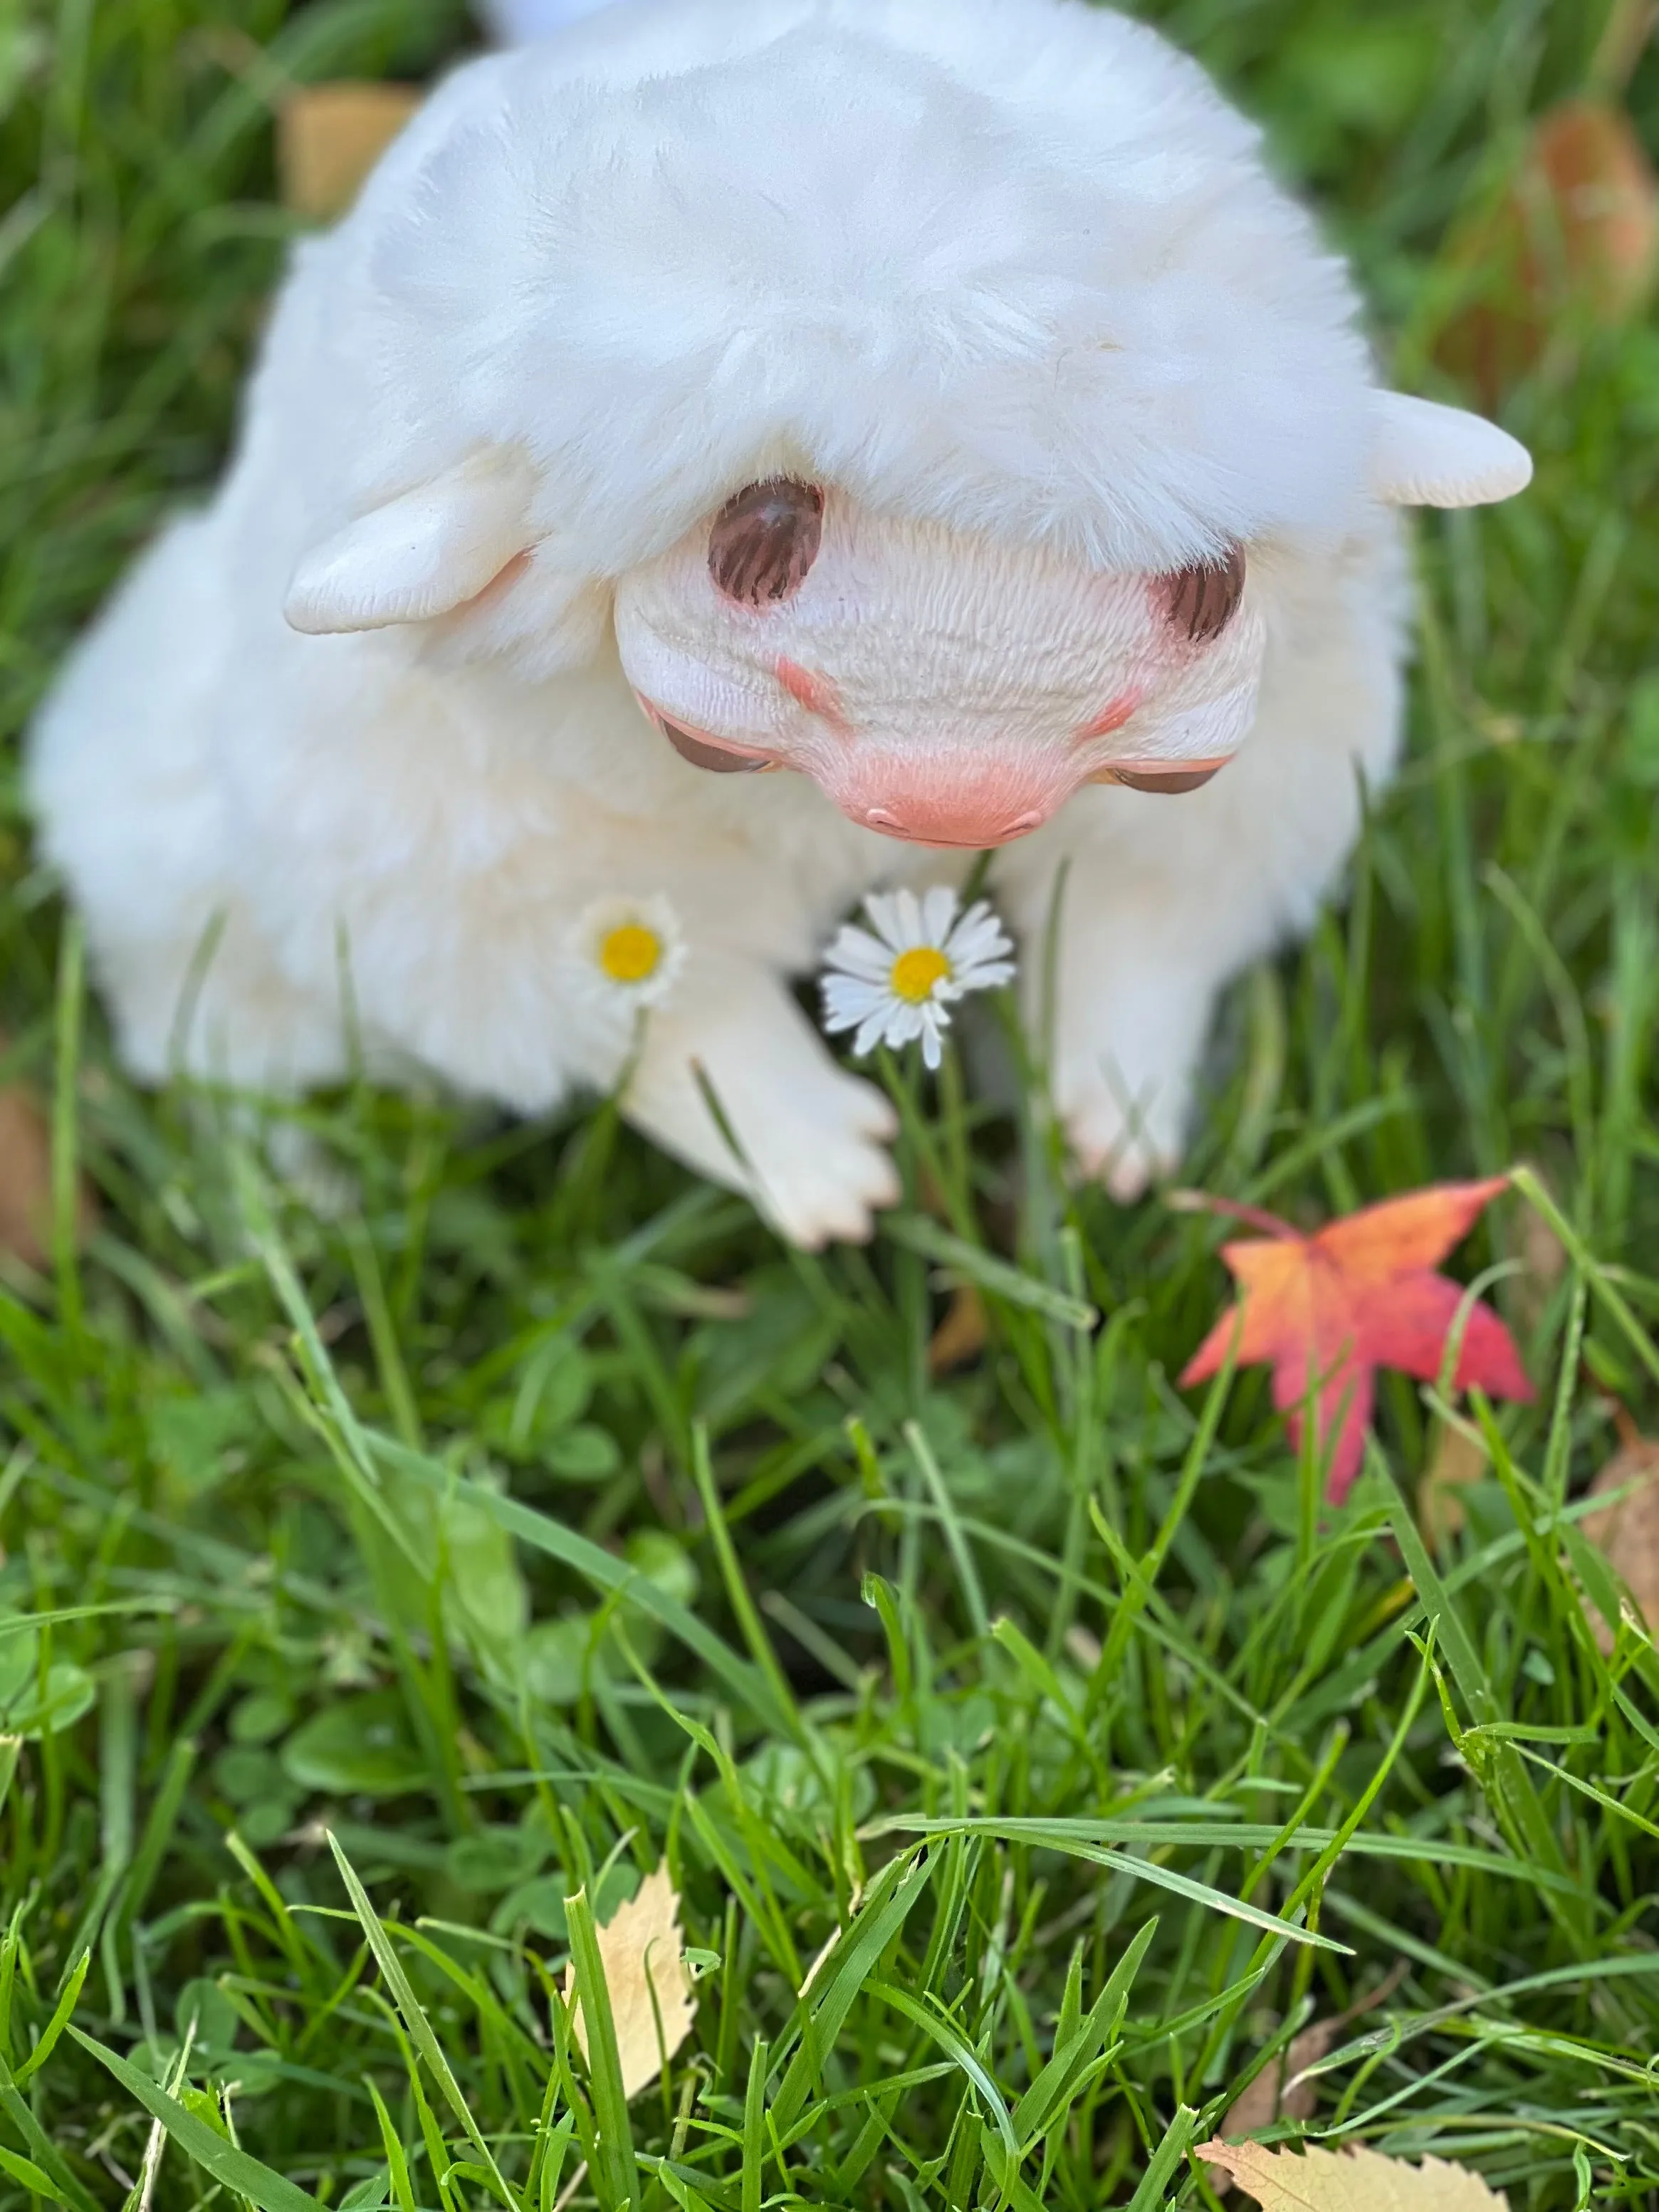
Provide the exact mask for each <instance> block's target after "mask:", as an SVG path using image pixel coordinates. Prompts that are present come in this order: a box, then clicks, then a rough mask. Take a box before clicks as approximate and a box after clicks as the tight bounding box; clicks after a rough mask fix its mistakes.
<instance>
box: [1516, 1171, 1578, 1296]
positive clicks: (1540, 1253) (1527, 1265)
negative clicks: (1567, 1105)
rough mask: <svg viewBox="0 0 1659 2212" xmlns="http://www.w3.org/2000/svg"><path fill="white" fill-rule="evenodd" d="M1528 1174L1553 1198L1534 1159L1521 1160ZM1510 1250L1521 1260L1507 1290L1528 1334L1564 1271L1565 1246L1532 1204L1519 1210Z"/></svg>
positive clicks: (1547, 1180)
mask: <svg viewBox="0 0 1659 2212" xmlns="http://www.w3.org/2000/svg"><path fill="white" fill-rule="evenodd" d="M1522 1165H1523V1166H1524V1167H1525V1168H1526V1170H1527V1171H1528V1175H1529V1176H1532V1178H1533V1179H1534V1181H1535V1182H1538V1183H1539V1184H1540V1185H1541V1187H1542V1188H1543V1189H1544V1190H1545V1191H1546V1192H1547V1193H1548V1194H1549V1195H1550V1196H1551V1197H1552V1198H1553V1196H1554V1192H1553V1189H1552V1188H1551V1185H1550V1179H1549V1177H1548V1176H1547V1175H1546V1174H1545V1172H1544V1170H1543V1169H1542V1168H1541V1167H1540V1166H1539V1165H1538V1164H1537V1163H1536V1162H1535V1161H1533V1160H1527V1161H1523V1162H1522ZM1510 1251H1511V1252H1512V1254H1513V1255H1514V1256H1515V1258H1516V1259H1517V1260H1518V1261H1520V1262H1521V1272H1520V1273H1519V1274H1518V1275H1517V1276H1516V1279H1515V1281H1514V1284H1513V1285H1512V1286H1511V1288H1510V1298H1511V1299H1512V1300H1513V1302H1514V1310H1515V1316H1516V1321H1517V1322H1519V1323H1520V1325H1521V1328H1522V1333H1523V1334H1525V1335H1528V1336H1530V1335H1531V1334H1532V1333H1533V1331H1534V1329H1535V1328H1537V1327H1538V1325H1539V1323H1540V1322H1541V1321H1542V1320H1543V1318H1544V1316H1545V1314H1546V1312H1547V1310H1548V1308H1549V1303H1550V1300H1551V1298H1552V1297H1553V1296H1554V1294H1555V1291H1556V1287H1557V1285H1559V1282H1560V1280H1561V1279H1562V1277H1563V1276H1564V1275H1565V1273H1566V1272H1567V1248H1566V1246H1565V1244H1564V1243H1562V1242H1561V1239H1560V1238H1559V1237H1558V1236H1557V1235H1556V1233H1555V1231H1554V1230H1553V1229H1552V1228H1551V1227H1550V1225H1549V1223H1548V1222H1547V1221H1546V1220H1545V1218H1544V1217H1543V1215H1542V1214H1541V1213H1540V1212H1538V1210H1537V1209H1536V1207H1535V1206H1522V1207H1521V1208H1520V1209H1519V1211H1518V1213H1517V1216H1516V1221H1515V1225H1514V1228H1513V1231H1512V1233H1511V1238H1510Z"/></svg>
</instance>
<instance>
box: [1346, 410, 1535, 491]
mask: <svg viewBox="0 0 1659 2212" xmlns="http://www.w3.org/2000/svg"><path fill="white" fill-rule="evenodd" d="M1372 406H1373V410H1374V411H1373V416H1372V421H1373V425H1374V428H1373V433H1372V444H1371V489H1372V490H1373V491H1374V492H1375V493H1376V496H1377V497H1378V499H1380V500H1382V501H1383V503H1384V505H1385V506H1389V507H1485V506H1486V505H1487V504H1488V503H1489V502H1490V501H1493V500H1499V499H1512V498H1513V497H1514V495H1515V494H1516V492H1518V491H1524V490H1525V489H1526V487H1527V486H1528V484H1529V483H1531V482H1532V456H1531V454H1530V453H1528V451H1527V449H1526V447H1524V446H1522V445H1521V444H1519V443H1518V442H1517V441H1516V440H1515V439H1514V438H1511V437H1510V434H1509V432H1508V431H1507V430H1500V429H1499V428H1498V425H1497V423H1496V422H1486V420H1485V419H1484V418H1483V417H1482V416H1479V415H1466V414H1465V413H1464V411H1463V410H1462V408H1461V407H1440V406H1437V404H1435V402H1434V401H1433V400H1432V399H1408V398H1407V396H1406V394H1405V393H1404V392H1376V393H1375V394H1373V397H1372Z"/></svg>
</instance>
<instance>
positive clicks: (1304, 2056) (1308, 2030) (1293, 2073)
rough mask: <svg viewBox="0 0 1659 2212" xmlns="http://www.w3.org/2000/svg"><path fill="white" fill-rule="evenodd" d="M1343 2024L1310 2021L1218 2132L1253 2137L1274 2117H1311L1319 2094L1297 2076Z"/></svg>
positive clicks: (1230, 2110)
mask: <svg viewBox="0 0 1659 2212" xmlns="http://www.w3.org/2000/svg"><path fill="white" fill-rule="evenodd" d="M1342 2025H1343V2023H1342V2021H1341V2019H1340V2017H1338V2018H1336V2019H1334V2020H1316V2021H1311V2022H1310V2024H1309V2026H1308V2027H1304V2029H1303V2031H1302V2033H1301V2034H1300V2035H1298V2036H1296V2037H1294V2038H1293V2039H1291V2043H1290V2044H1289V2045H1288V2046H1287V2047H1286V2049H1285V2052H1284V2055H1283V2056H1282V2057H1280V2059H1279V2063H1278V2064H1277V2065H1274V2066H1264V2067H1263V2068H1262V2069H1261V2072H1260V2073H1259V2074H1258V2075H1256V2077H1255V2081H1252V2082H1251V2084H1250V2086H1249V2088H1248V2089H1246V2090H1244V2091H1243V2093H1242V2094H1241V2095H1239V2096H1237V2097H1235V2098H1234V2099H1233V2101H1232V2103H1231V2105H1229V2106H1228V2107H1227V2111H1226V2115H1225V2118H1224V2119H1223V2120H1222V2123H1221V2126H1220V2129H1219V2130H1218V2132H1219V2133H1220V2134H1221V2135H1223V2136H1253V2135H1258V2134H1260V2132H1261V2130H1262V2129H1263V2128H1270V2127H1272V2125H1273V2122H1274V2121H1275V2120H1280V2119H1284V2120H1308V2119H1311V2118H1313V2110H1314V2105H1315V2102H1316V2099H1317V2097H1318V2091H1317V2090H1316V2087H1314V2084H1313V2083H1312V2082H1311V2081H1302V2080H1300V2079H1299V2078H1298V2077H1299V2076H1300V2075H1302V2074H1303V2073H1304V2071H1305V2070H1306V2069H1307V2068H1309V2067H1310V2066H1316V2065H1317V2064H1318V2063H1319V2062H1320V2060H1321V2059H1322V2057H1324V2056H1325V2054H1326V2052H1327V2051H1328V2050H1329V2049H1330V2047H1331V2045H1333V2044H1334V2042H1335V2041H1336V2039H1337V2037H1338V2035H1339V2034H1340V2033H1341V2030H1342ZM1210 2179H1211V2180H1212V2182H1213V2181H1216V2180H1217V2174H1216V2173H1215V2172H1212V2174H1211V2177H1210ZM1217 2185H1218V2186H1219V2187H1223V2188H1225V2187H1227V2186H1228V2185H1229V2184H1227V2183H1226V2182H1218V2184H1217Z"/></svg>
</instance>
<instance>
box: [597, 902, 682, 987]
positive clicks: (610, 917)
mask: <svg viewBox="0 0 1659 2212" xmlns="http://www.w3.org/2000/svg"><path fill="white" fill-rule="evenodd" d="M571 949H572V951H574V955H575V957H576V962H577V965H578V967H579V968H580V970H581V972H582V974H583V975H584V976H585V977H586V981H587V983H588V985H589V987H590V989H591V991H592V994H593V995H594V996H595V997H596V998H597V999H599V1000H601V1001H603V1002H604V1003H605V1005H607V1006H610V1007H611V1009H612V1010H613V1011H614V1012H618V1013H635V1012H641V1011H643V1010H644V1009H645V1008H647V1007H650V1006H660V1005H661V1004H662V1002H663V1000H665V998H666V997H667V996H668V994H669V993H670V992H671V990H672V989H673V987H674V985H675V983H676V981H678V976H679V973H680V970H681V969H682V968H684V965H685V936H684V932H683V931H682V930H681V928H680V925H679V917H678V915H676V914H675V912H674V909H673V908H672V907H671V906H670V904H669V903H668V901H667V900H666V899H665V898H662V897H660V896H657V897H653V898H643V899H630V898H604V899H595V900H594V902H593V903H592V905H591V906H589V907H585V908H583V910H582V912H581V913H580V915H578V916H577V919H576V926H575V928H574V931H573V933H572V946H571Z"/></svg>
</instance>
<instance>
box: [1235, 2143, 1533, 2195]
mask: <svg viewBox="0 0 1659 2212" xmlns="http://www.w3.org/2000/svg"><path fill="white" fill-rule="evenodd" d="M1198 2155H1199V2156H1200V2158H1203V2159H1207V2160H1209V2161H1210V2163H1211V2164H1212V2166H1222V2167H1225V2170H1226V2172H1228V2173H1230V2174H1231V2176H1232V2178H1233V2179H1234V2180H1235V2181H1236V2182H1237V2184H1238V2185H1239V2187H1240V2188H1241V2189H1243V2190H1247V2191H1249V2194H1250V2195H1251V2196H1252V2197H1255V2201H1256V2203H1258V2204H1260V2205H1261V2206H1262V2207H1263V2208H1264V2212H1494V2208H1498V2212H1504V2207H1505V2199H1504V2198H1503V2197H1498V2196H1496V2195H1495V2194H1494V2193H1493V2192H1492V2191H1491V2190H1490V2189H1488V2188H1487V2186H1486V2183H1485V2182H1484V2181H1482V2179H1480V2175H1479V2174H1478V2173H1471V2172H1470V2171H1469V2169H1468V2166H1449V2165H1448V2164H1447V2163H1446V2162H1445V2160H1443V2159H1438V2158H1425V2160H1424V2161H1423V2163H1422V2165H1421V2166H1408V2165H1407V2162H1406V2161H1405V2160H1404V2159H1401V2158H1384V2157H1383V2154H1382V2153H1381V2152H1380V2151H1374V2150H1341V2151H1333V2150H1309V2151H1303V2152H1300V2153H1297V2152H1293V2151H1286V2150H1266V2149H1264V2148H1262V2146H1261V2144H1260V2143H1225V2142H1207V2143H1205V2144H1204V2145H1203V2146H1202V2148H1200V2151H1199V2154H1198Z"/></svg>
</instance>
